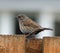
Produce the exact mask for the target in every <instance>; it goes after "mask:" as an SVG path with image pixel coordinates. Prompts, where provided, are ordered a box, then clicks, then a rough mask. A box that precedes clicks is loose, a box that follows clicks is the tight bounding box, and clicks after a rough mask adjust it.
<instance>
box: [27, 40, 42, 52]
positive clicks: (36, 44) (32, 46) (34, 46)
mask: <svg viewBox="0 0 60 53" xmlns="http://www.w3.org/2000/svg"><path fill="white" fill-rule="evenodd" d="M26 53H42V39H30V41H29V42H28V43H26Z"/></svg>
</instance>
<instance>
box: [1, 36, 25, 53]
mask: <svg viewBox="0 0 60 53" xmlns="http://www.w3.org/2000/svg"><path fill="white" fill-rule="evenodd" d="M0 53H25V36H22V35H21V36H20V35H0Z"/></svg>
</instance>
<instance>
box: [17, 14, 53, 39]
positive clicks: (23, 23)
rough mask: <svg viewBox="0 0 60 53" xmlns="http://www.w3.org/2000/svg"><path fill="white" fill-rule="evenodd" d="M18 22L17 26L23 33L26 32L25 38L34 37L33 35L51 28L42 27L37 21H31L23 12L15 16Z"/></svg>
mask: <svg viewBox="0 0 60 53" xmlns="http://www.w3.org/2000/svg"><path fill="white" fill-rule="evenodd" d="M17 19H18V22H19V28H20V30H21V32H22V33H23V34H26V35H27V36H26V38H35V35H36V34H38V33H39V32H42V31H44V30H53V29H51V28H44V27H42V26H40V25H39V24H38V23H36V22H35V21H33V20H32V19H31V18H29V17H28V16H27V15H25V14H19V15H18V16H17Z"/></svg>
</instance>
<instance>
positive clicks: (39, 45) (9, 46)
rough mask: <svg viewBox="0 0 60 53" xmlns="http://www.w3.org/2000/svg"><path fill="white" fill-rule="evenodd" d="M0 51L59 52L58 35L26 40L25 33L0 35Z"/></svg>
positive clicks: (14, 52) (21, 52) (27, 52)
mask: <svg viewBox="0 0 60 53" xmlns="http://www.w3.org/2000/svg"><path fill="white" fill-rule="evenodd" d="M0 53H60V37H45V38H43V39H30V41H29V42H26V38H25V35H0Z"/></svg>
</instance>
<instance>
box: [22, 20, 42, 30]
mask: <svg viewBox="0 0 60 53" xmlns="http://www.w3.org/2000/svg"><path fill="white" fill-rule="evenodd" d="M23 24H24V26H27V27H30V28H31V27H32V28H35V29H37V28H38V29H39V28H40V27H41V26H40V25H39V24H37V23H36V22H34V21H32V20H31V19H28V20H26V21H25V22H24V23H23Z"/></svg>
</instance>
